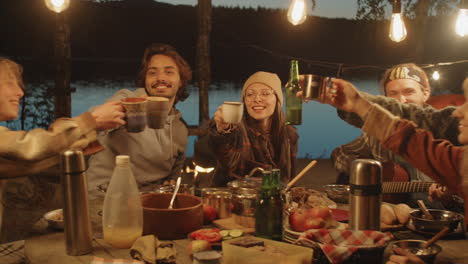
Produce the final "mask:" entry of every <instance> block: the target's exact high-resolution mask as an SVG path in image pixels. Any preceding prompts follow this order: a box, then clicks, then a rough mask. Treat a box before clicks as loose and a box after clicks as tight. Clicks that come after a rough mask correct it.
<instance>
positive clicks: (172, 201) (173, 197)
mask: <svg viewBox="0 0 468 264" xmlns="http://www.w3.org/2000/svg"><path fill="white" fill-rule="evenodd" d="M181 180H182V178H181V177H178V178H177V182H176V185H175V189H174V193H173V194H172V198H171V202H170V203H169V209H173V206H174V200H175V198H176V196H177V192H178V191H179V187H180V181H181Z"/></svg>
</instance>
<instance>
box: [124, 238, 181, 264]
mask: <svg viewBox="0 0 468 264" xmlns="http://www.w3.org/2000/svg"><path fill="white" fill-rule="evenodd" d="M130 255H131V256H132V258H134V259H138V260H141V261H144V262H145V263H151V264H156V263H157V264H169V263H176V250H175V248H174V245H173V244H172V242H170V241H161V240H159V239H158V238H157V237H155V236H154V235H148V236H142V237H140V238H138V239H137V240H136V241H135V243H133V246H132V247H131V248H130Z"/></svg>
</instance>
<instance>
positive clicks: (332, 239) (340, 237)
mask: <svg viewBox="0 0 468 264" xmlns="http://www.w3.org/2000/svg"><path fill="white" fill-rule="evenodd" d="M391 239H392V236H391V235H390V234H388V233H382V232H379V231H373V230H342V229H311V230H307V231H306V232H304V234H303V235H301V236H300V237H299V238H298V240H297V243H299V244H303V245H305V246H309V247H314V246H315V245H317V244H318V245H319V246H320V248H321V249H322V251H323V253H324V254H325V255H326V256H327V258H328V260H329V261H330V263H333V264H337V263H341V262H343V261H345V260H346V259H348V258H349V257H350V256H351V255H352V254H353V253H354V252H356V251H357V250H358V249H359V248H374V247H384V246H386V244H387V243H388V241H389V240H391Z"/></svg>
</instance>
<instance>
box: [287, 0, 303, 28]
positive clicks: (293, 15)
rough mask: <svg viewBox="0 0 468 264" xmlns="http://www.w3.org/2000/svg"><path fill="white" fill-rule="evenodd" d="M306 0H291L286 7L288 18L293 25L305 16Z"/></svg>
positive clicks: (299, 22)
mask: <svg viewBox="0 0 468 264" xmlns="http://www.w3.org/2000/svg"><path fill="white" fill-rule="evenodd" d="M305 1H306V0H292V1H291V5H290V6H289V9H288V20H289V22H291V24H293V25H294V26H297V25H299V24H301V23H303V22H304V21H305V20H306V18H307V4H306V2H305Z"/></svg>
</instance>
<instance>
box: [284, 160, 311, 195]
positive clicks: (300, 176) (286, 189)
mask: <svg viewBox="0 0 468 264" xmlns="http://www.w3.org/2000/svg"><path fill="white" fill-rule="evenodd" d="M315 164H317V161H316V160H313V161H311V162H310V163H309V164H307V166H305V168H304V169H302V171H301V172H299V174H297V176H296V177H294V179H292V180H291V181H290V182H289V183H288V185H286V188H284V192H287V191H288V190H289V189H290V188H291V187H292V186H293V185H294V184H295V183H296V182H297V181H298V180H299V179H301V178H302V176H304V175H305V174H306V173H307V172H308V171H309V170H310V169H312V168H313V167H314V166H315Z"/></svg>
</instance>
